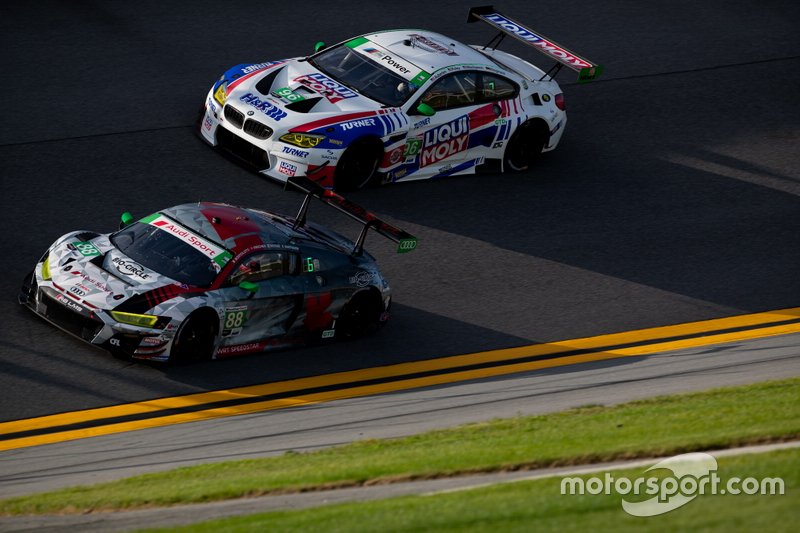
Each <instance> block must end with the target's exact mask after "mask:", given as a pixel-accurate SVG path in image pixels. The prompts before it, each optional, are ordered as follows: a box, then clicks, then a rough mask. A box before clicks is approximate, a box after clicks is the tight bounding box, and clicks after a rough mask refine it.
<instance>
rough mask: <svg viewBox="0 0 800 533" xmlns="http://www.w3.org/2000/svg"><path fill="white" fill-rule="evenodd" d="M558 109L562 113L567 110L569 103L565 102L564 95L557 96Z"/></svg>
mask: <svg viewBox="0 0 800 533" xmlns="http://www.w3.org/2000/svg"><path fill="white" fill-rule="evenodd" d="M556 107H557V108H559V109H560V110H561V111H566V110H567V102H566V101H565V100H564V93H558V94H557V95H556Z"/></svg>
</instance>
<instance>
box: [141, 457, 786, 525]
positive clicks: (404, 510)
mask: <svg viewBox="0 0 800 533" xmlns="http://www.w3.org/2000/svg"><path fill="white" fill-rule="evenodd" d="M798 462H800V450H798V449H792V450H782V451H775V452H770V453H763V454H753V455H740V456H737V457H725V458H721V459H719V461H718V466H719V470H718V471H717V472H718V475H719V476H720V478H721V480H722V483H725V482H727V480H730V479H731V478H732V477H740V478H742V479H744V478H747V477H754V478H756V479H758V480H762V479H764V478H766V477H773V478H774V477H780V478H782V479H783V481H784V494H783V495H778V494H776V495H745V494H740V495H731V494H726V495H709V494H703V495H698V496H697V497H696V498H695V499H694V500H692V501H690V502H689V503H687V504H685V505H684V506H683V507H680V508H678V509H675V510H674V511H671V512H669V513H666V514H663V515H658V516H652V517H646V518H641V517H633V516H630V515H628V514H626V513H625V512H624V511H623V509H622V505H621V496H620V495H617V494H609V495H605V494H600V495H596V496H593V495H584V496H571V495H561V492H560V481H561V478H552V479H542V480H536V481H523V482H517V483H506V484H501V485H494V486H491V487H484V488H478V489H473V490H467V491H460V492H453V493H448V494H436V495H431V496H406V497H402V498H392V499H387V500H379V501H375V502H365V503H348V504H340V505H331V506H323V507H317V508H312V509H304V510H302V511H280V512H273V513H262V514H258V515H250V516H243V517H235V518H229V519H223V520H214V521H209V522H203V523H199V524H192V525H191V526H187V527H183V528H170V529H169V530H148V531H151V532H152V531H173V532H181V531H192V532H197V533H203V532H206V531H208V532H213V533H219V532H226V533H236V532H239V531H241V532H249V531H326V532H337V531H342V532H350V531H360V532H369V531H376V532H383V531H470V532H481V531H486V532H491V533H494V532H496V531H503V532H514V531H520V532H529V531H545V532H546V531H554V532H558V533H563V532H565V531H618V532H619V531H621V532H625V531H636V532H642V531H659V532H660V531H723V532H725V533H727V532H729V531H770V532H780V531H787V532H788V531H796V527H797V523H798V522H799V521H800V491H798V489H800V469H798V468H797V464H798ZM643 471H644V468H642V469H638V470H623V471H614V478H615V479H620V478H622V477H626V478H628V479H630V480H634V479H636V478H638V477H640V476H642V475H643ZM599 476H600V477H602V474H600V475H599ZM581 477H583V478H586V477H588V476H581ZM721 486H722V485H721ZM645 498H646V497H645ZM626 499H628V500H629V501H633V500H635V499H636V498H634V497H631V496H627V497H626ZM639 499H643V498H642V497H640V498H639Z"/></svg>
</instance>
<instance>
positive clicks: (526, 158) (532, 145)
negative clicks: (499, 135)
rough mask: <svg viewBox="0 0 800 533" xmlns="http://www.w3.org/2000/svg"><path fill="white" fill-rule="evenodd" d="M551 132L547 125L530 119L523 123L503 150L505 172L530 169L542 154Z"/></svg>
mask: <svg viewBox="0 0 800 533" xmlns="http://www.w3.org/2000/svg"><path fill="white" fill-rule="evenodd" d="M547 134H549V132H548V131H547V126H544V125H543V123H541V124H537V123H536V122H534V121H528V122H525V123H524V124H521V125H520V126H519V127H518V128H517V131H515V132H514V135H512V136H511V140H510V141H508V144H507V145H506V149H505V152H503V170H504V171H505V172H522V171H524V170H528V168H530V167H531V166H532V165H533V163H534V162H535V161H536V160H537V159H538V158H539V156H540V155H541V154H542V149H543V148H544V144H545V142H546V141H547V137H546V135H547Z"/></svg>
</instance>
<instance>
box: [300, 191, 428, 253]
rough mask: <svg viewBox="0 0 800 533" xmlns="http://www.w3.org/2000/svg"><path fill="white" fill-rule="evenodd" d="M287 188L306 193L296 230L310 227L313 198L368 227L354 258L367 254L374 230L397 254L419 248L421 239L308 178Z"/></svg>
mask: <svg viewBox="0 0 800 533" xmlns="http://www.w3.org/2000/svg"><path fill="white" fill-rule="evenodd" d="M286 185H287V186H289V185H292V186H293V187H296V188H298V189H300V190H301V191H303V192H304V193H306V197H305V198H304V199H303V203H302V204H301V205H300V211H298V212H297V217H295V227H300V226H302V225H303V224H305V223H306V214H307V213H308V206H309V204H310V203H311V197H312V196H313V197H316V198H319V199H320V200H322V201H323V202H325V203H326V204H328V205H329V206H331V207H334V208H336V209H338V210H339V211H341V212H342V213H344V214H346V215H347V216H349V217H350V218H352V219H353V220H355V221H357V222H359V223H361V224H363V225H364V227H363V228H362V229H361V233H360V234H359V235H358V239H356V245H355V247H354V248H353V251H352V252H351V253H352V255H361V252H362V251H363V250H364V240H365V239H366V238H367V232H368V231H369V229H370V228H372V229H374V230H375V231H377V232H378V233H380V234H381V235H383V236H384V237H386V238H387V239H390V240H392V241H394V242H396V243H397V253H399V254H404V253H407V252H410V251H412V250H415V249H416V248H417V238H416V237H414V236H413V235H411V234H410V233H407V232H405V231H403V230H401V229H399V228H396V227H394V226H392V225H391V224H388V223H386V222H384V221H383V220H381V219H379V218H378V217H377V216H375V215H374V214H372V213H370V212H369V211H367V210H366V209H364V208H363V207H361V206H360V205H358V204H355V203H353V202H351V201H350V200H347V199H345V198H344V197H342V196H340V195H338V194H336V193H335V192H333V191H329V190H328V189H325V188H324V187H322V186H321V185H320V184H318V183H314V182H313V181H311V180H310V179H308V178H307V177H305V176H291V177H290V178H289V179H288V180H287V181H286Z"/></svg>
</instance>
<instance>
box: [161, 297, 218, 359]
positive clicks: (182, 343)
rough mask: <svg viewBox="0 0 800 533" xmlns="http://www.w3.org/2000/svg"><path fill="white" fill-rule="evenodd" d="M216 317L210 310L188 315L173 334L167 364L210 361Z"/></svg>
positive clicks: (215, 332)
mask: <svg viewBox="0 0 800 533" xmlns="http://www.w3.org/2000/svg"><path fill="white" fill-rule="evenodd" d="M216 316H217V315H216V313H214V312H213V311H211V310H210V309H209V310H199V311H195V312H194V313H192V314H191V315H189V317H188V318H186V320H184V321H183V322H182V323H181V325H180V327H179V328H178V331H177V332H176V333H175V340H174V341H173V342H172V350H171V351H170V356H169V362H170V363H178V364H185V363H194V362H198V361H208V360H210V359H211V357H212V355H213V353H214V340H215V339H216V336H217V324H216V320H215V318H216Z"/></svg>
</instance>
